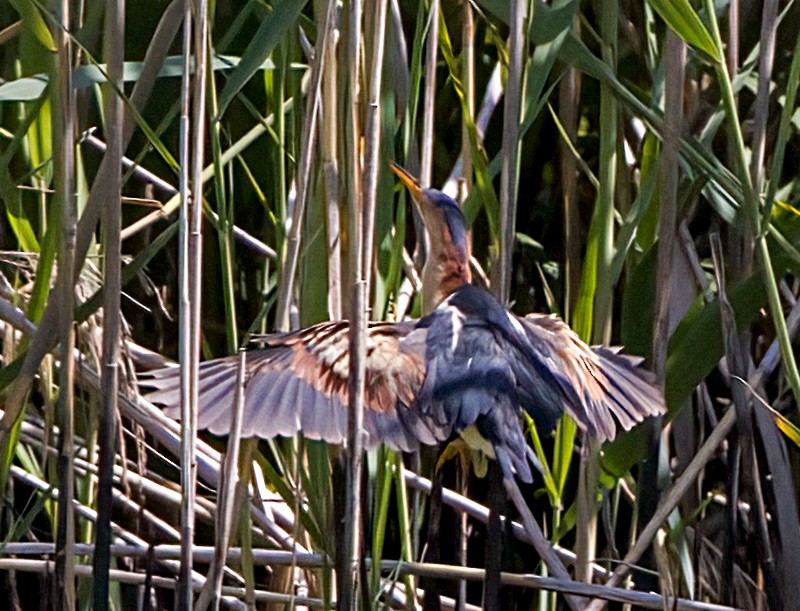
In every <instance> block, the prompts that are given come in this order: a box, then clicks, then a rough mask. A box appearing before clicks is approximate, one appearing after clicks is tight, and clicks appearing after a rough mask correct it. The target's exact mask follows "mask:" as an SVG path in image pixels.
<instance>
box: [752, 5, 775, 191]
mask: <svg viewBox="0 0 800 611" xmlns="http://www.w3.org/2000/svg"><path fill="white" fill-rule="evenodd" d="M777 17H778V2H777V0H765V1H764V8H763V9H762V15H761V39H760V41H761V45H760V46H761V53H760V54H759V57H758V89H757V91H756V102H755V105H754V107H755V112H754V117H753V119H754V121H753V143H752V147H753V153H752V156H751V157H750V180H752V182H753V188H754V189H755V190H756V193H759V192H760V191H761V185H762V183H763V180H764V154H765V150H766V140H767V120H768V119H769V93H770V92H769V88H770V84H771V83H772V66H773V62H774V60H775V38H776V32H777V24H776V20H777ZM776 178H777V177H776Z"/></svg>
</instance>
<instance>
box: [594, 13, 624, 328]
mask: <svg viewBox="0 0 800 611" xmlns="http://www.w3.org/2000/svg"><path fill="white" fill-rule="evenodd" d="M618 13H619V6H618V4H617V1H616V0H612V1H611V2H603V4H602V14H601V29H602V32H601V33H602V36H603V40H604V41H605V42H604V44H603V61H605V63H606V64H607V65H608V66H610V67H611V69H612V70H614V71H616V65H617V62H616V54H617V17H618ZM600 126H601V128H600V167H599V171H598V176H597V177H598V179H599V180H600V189H599V192H598V197H597V208H598V210H597V214H598V217H599V222H600V233H599V244H598V253H597V290H596V293H595V303H594V330H593V334H592V335H593V340H594V341H596V342H599V343H604V344H607V343H608V342H609V341H610V339H611V337H610V336H611V309H612V305H613V294H612V287H611V286H610V284H609V283H610V280H611V278H610V274H609V268H610V266H611V260H612V258H613V255H614V251H613V249H614V196H615V193H616V185H617V101H616V98H615V97H614V94H613V92H612V91H611V89H610V88H609V87H606V86H602V87H601V88H600Z"/></svg>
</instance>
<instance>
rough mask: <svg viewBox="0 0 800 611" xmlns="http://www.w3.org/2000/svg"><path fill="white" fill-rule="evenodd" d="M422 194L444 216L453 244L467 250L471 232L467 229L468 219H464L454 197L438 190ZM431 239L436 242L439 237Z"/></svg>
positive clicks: (427, 190) (425, 191)
mask: <svg viewBox="0 0 800 611" xmlns="http://www.w3.org/2000/svg"><path fill="white" fill-rule="evenodd" d="M422 193H423V196H424V197H425V198H426V199H427V200H428V202H429V204H430V206H431V208H433V209H435V210H436V211H438V212H439V213H440V214H441V215H442V216H443V218H444V222H445V223H447V228H448V229H449V231H450V236H451V237H452V240H453V242H454V243H455V244H456V245H457V246H459V247H462V248H464V249H466V246H467V245H468V241H469V230H468V229H467V219H466V218H464V212H463V211H462V210H461V206H459V205H458V203H457V202H456V201H455V200H454V199H453V198H452V197H450V196H448V195H445V194H444V193H442V192H441V191H439V190H438V189H425V190H424V191H423V192H422ZM431 239H432V240H436V239H437V236H431Z"/></svg>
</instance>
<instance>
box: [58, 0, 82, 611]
mask: <svg viewBox="0 0 800 611" xmlns="http://www.w3.org/2000/svg"><path fill="white" fill-rule="evenodd" d="M56 19H57V20H58V23H59V24H60V26H61V27H57V28H56V31H55V36H54V39H55V42H56V47H57V52H58V60H57V68H56V75H57V83H56V88H55V91H54V99H55V104H54V107H55V111H54V118H55V127H54V129H53V136H54V139H55V142H54V144H53V151H54V154H55V156H56V159H55V160H54V164H53V166H54V174H55V175H54V184H55V187H56V193H57V195H56V197H57V198H58V208H59V210H60V212H61V224H60V225H61V231H62V233H61V248H60V250H59V263H58V280H57V289H56V298H57V300H58V303H59V308H58V327H59V337H60V340H61V345H60V350H59V358H60V360H61V379H60V386H59V388H60V390H59V394H58V407H57V411H58V418H57V421H58V426H59V433H60V434H59V438H58V518H57V520H58V523H57V529H58V532H57V533H56V608H58V609H62V610H65V611H70V610H71V609H74V608H75V552H74V545H75V518H74V510H73V501H74V497H75V490H74V487H75V475H74V471H73V466H72V452H73V447H72V446H73V436H74V428H73V427H74V421H73V417H74V415H73V410H74V396H73V392H72V390H73V385H74V381H75V365H74V359H73V356H72V351H73V349H74V348H75V327H74V318H75V316H74V315H75V290H74V284H73V277H74V275H75V243H76V232H77V229H76V228H77V209H76V205H75V175H74V169H75V145H74V132H75V123H74V121H75V110H76V109H75V93H74V91H73V87H72V40H71V38H70V36H71V35H70V25H71V17H70V2H69V0H61V1H60V2H59V3H58V5H57V7H56Z"/></svg>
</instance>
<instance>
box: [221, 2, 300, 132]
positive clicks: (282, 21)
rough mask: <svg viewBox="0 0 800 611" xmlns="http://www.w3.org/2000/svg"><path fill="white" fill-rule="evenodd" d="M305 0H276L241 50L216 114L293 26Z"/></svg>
mask: <svg viewBox="0 0 800 611" xmlns="http://www.w3.org/2000/svg"><path fill="white" fill-rule="evenodd" d="M307 1H308V0H278V2H276V3H275V4H274V5H273V7H272V12H271V13H270V14H269V15H267V17H266V18H265V19H264V21H262V22H261V26H260V27H259V28H258V31H257V32H256V33H255V35H254V36H253V39H252V41H251V42H250V44H249V45H248V46H247V49H245V52H244V53H243V54H242V59H241V61H240V62H239V65H238V66H237V67H236V69H235V70H234V71H233V74H231V76H230V78H229V79H228V82H227V83H225V87H224V88H223V89H222V93H220V95H219V115H220V116H222V115H223V114H224V113H225V110H226V109H227V108H228V105H229V104H230V103H231V101H232V100H233V98H234V97H235V96H236V94H238V93H239V91H240V90H241V89H242V87H244V85H245V83H247V81H249V80H250V79H251V78H252V77H253V75H254V74H255V73H256V72H258V70H260V69H261V66H262V65H263V64H264V62H265V61H266V59H267V57H268V56H269V54H270V53H272V51H273V49H274V48H275V47H276V46H277V44H278V43H279V42H280V41H281V39H282V38H283V37H284V36H285V35H286V33H287V31H288V30H289V29H290V28H292V27H293V26H294V24H295V22H296V21H297V18H298V17H299V16H300V13H301V12H302V11H303V8H304V7H305V5H306V2H307Z"/></svg>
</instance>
